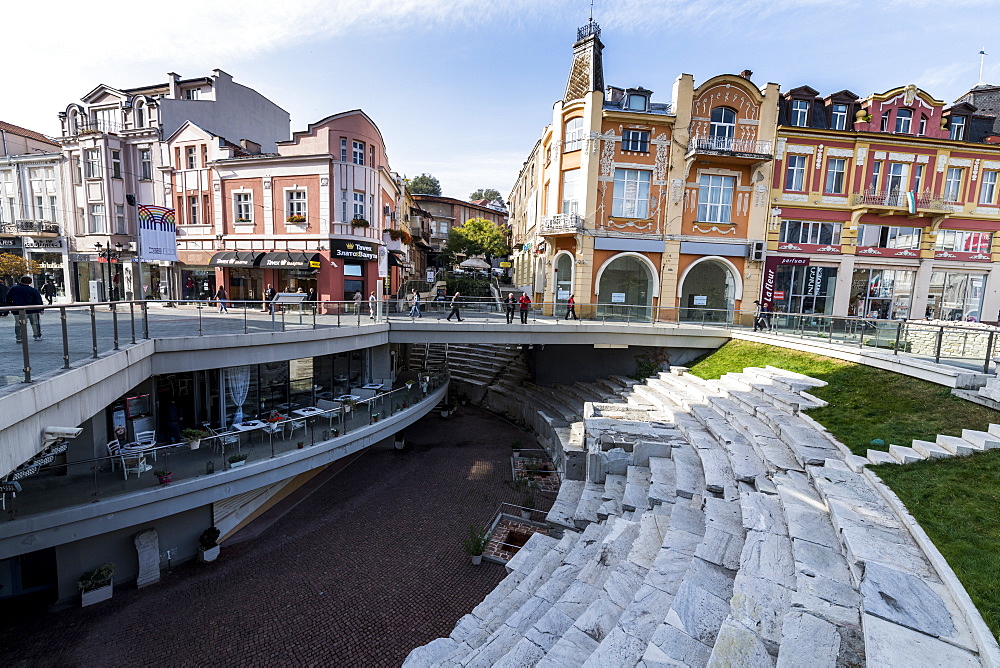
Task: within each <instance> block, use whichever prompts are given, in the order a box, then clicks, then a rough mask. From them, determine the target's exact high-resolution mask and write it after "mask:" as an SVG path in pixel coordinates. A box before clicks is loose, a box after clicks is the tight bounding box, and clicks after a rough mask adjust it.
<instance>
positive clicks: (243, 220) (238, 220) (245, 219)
mask: <svg viewBox="0 0 1000 668" xmlns="http://www.w3.org/2000/svg"><path fill="white" fill-rule="evenodd" d="M235 222H237V223H252V222H253V221H252V220H250V219H249V218H237V219H236V221H235Z"/></svg>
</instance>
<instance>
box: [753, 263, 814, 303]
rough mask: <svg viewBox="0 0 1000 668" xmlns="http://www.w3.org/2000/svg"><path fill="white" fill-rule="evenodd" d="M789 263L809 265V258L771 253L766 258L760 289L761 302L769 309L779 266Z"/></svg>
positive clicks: (802, 265)
mask: <svg viewBox="0 0 1000 668" xmlns="http://www.w3.org/2000/svg"><path fill="white" fill-rule="evenodd" d="M789 264H794V265H798V266H800V267H808V266H809V258H807V257H782V256H779V255H769V256H767V258H766V259H765V260H764V282H763V286H762V287H761V291H760V304H761V306H766V307H767V309H768V310H771V304H772V303H773V302H774V284H775V281H776V280H777V279H778V267H780V266H782V265H789Z"/></svg>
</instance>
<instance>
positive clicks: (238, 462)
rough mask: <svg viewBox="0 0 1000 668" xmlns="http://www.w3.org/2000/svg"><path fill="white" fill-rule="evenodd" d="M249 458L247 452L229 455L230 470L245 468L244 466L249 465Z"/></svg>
mask: <svg viewBox="0 0 1000 668" xmlns="http://www.w3.org/2000/svg"><path fill="white" fill-rule="evenodd" d="M249 456H250V455H248V454H247V453H245V452H241V453H239V454H236V455H229V468H231V469H235V468H238V467H240V466H243V465H244V464H246V463H247V457H249Z"/></svg>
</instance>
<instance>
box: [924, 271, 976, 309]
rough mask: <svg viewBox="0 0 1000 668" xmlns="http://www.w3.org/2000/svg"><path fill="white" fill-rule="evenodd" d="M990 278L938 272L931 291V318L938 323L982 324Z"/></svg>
mask: <svg viewBox="0 0 1000 668" xmlns="http://www.w3.org/2000/svg"><path fill="white" fill-rule="evenodd" d="M985 288H986V274H970V273H967V272H960V271H935V272H933V273H932V274H931V284H930V288H929V290H928V291H927V313H926V315H927V317H929V318H934V319H935V320H970V319H975V320H981V319H982V310H983V292H984V291H985Z"/></svg>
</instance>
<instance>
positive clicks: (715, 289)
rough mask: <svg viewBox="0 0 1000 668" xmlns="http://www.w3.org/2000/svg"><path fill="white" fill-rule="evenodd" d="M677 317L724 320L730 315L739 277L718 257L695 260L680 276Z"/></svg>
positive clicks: (712, 320) (727, 319)
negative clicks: (717, 258) (716, 258)
mask: <svg viewBox="0 0 1000 668" xmlns="http://www.w3.org/2000/svg"><path fill="white" fill-rule="evenodd" d="M681 280H682V283H681V319H682V320H695V321H704V322H728V321H729V320H730V319H731V318H732V315H733V309H734V307H735V300H736V293H737V290H738V287H739V283H738V281H739V278H738V277H737V276H736V275H735V273H734V272H733V270H732V267H731V266H729V265H728V264H726V263H725V262H723V261H721V260H715V259H710V258H706V259H703V260H699V261H698V262H697V263H696V264H694V265H692V266H691V268H690V269H689V270H688V271H687V272H686V273H685V274H684V276H683V277H682V279H681Z"/></svg>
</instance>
